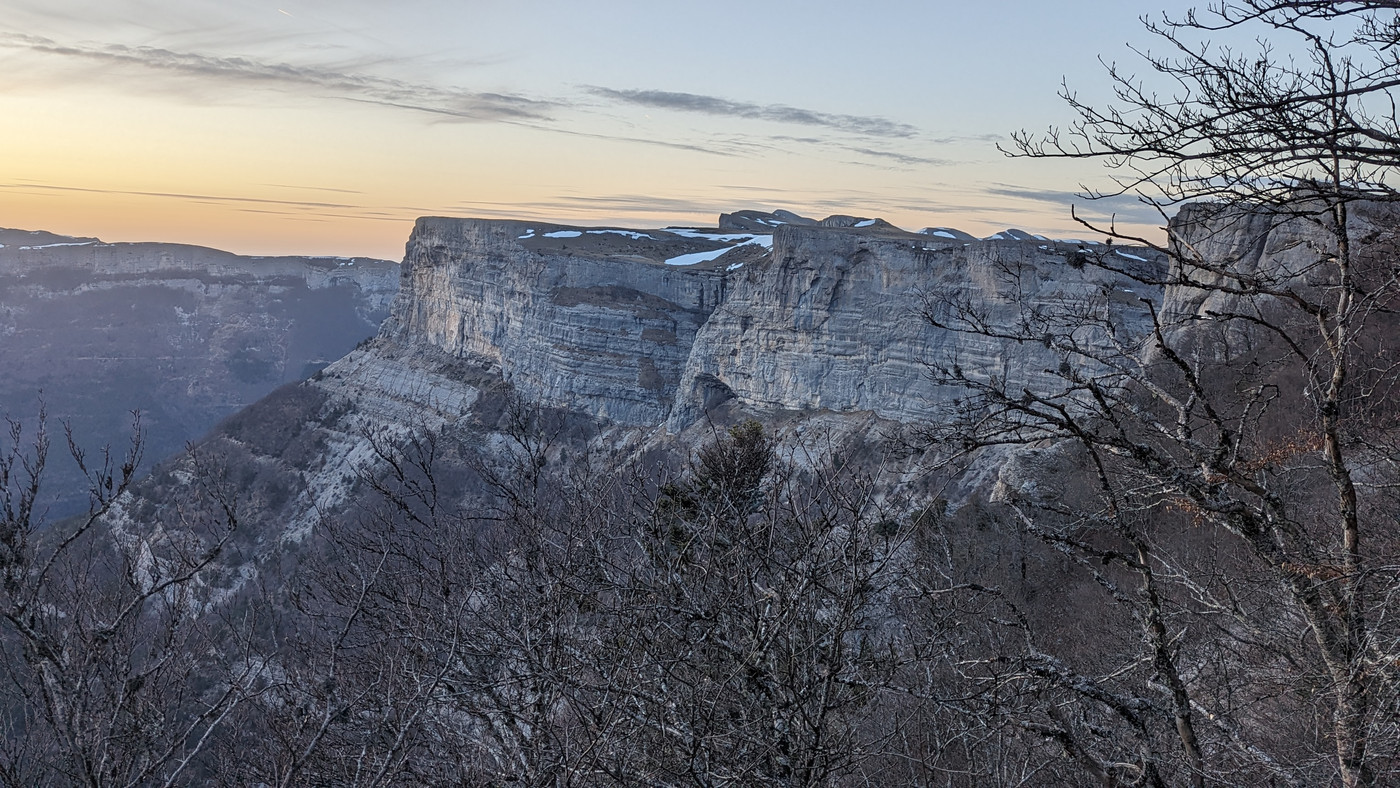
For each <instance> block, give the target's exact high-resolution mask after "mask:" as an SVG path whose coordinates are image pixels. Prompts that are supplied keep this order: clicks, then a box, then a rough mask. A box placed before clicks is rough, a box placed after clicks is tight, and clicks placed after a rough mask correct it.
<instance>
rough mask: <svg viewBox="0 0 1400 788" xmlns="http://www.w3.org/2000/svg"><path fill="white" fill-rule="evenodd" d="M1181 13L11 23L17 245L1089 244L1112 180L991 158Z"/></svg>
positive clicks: (753, 13)
mask: <svg viewBox="0 0 1400 788" xmlns="http://www.w3.org/2000/svg"><path fill="white" fill-rule="evenodd" d="M1187 5H1189V3H1184V2H1172V3H1161V4H1150V5H1149V4H1138V3H1124V2H1111V1H1110V0H1074V1H1073V2H1059V3H1044V2H1024V1H1022V0H1010V1H1004V2H997V3H979V4H969V3H954V2H937V1H936V0H935V1H929V2H867V3H863V4H859V5H857V4H851V3H835V2H800V3H799V2H790V1H788V0H780V1H775V2H762V1H759V0H754V1H752V2H743V3H741V2H727V1H724V0H715V1H713V2H708V3H703V4H695V3H685V4H682V3H678V2H664V1H661V0H653V2H649V3H644V2H624V1H622V0H614V1H609V2H601V1H600V2H591V3H590V2H562V1H556V2H551V1H545V0H535V1H524V2H476V1H473V0H461V1H459V2H441V1H436V0H433V1H430V0H416V1H415V0H408V1H407V2H394V3H387V2H367V1H366V0H348V1H346V0H341V1H340V2H329V1H326V0H268V1H267V2H262V0H242V1H240V0H223V1H222V2H209V1H207V0H184V1H183V2H179V3H170V2H153V1H151V0H106V1H105V2H53V1H52V0H49V1H48V2H30V1H29V0H0V73H4V74H5V77H4V78H3V79H0V113H3V114H4V116H5V117H6V119H7V122H6V123H5V124H3V127H0V145H3V146H4V150H6V151H7V157H6V158H7V160H8V162H9V164H10V166H8V167H7V168H6V170H7V171H6V172H3V173H0V225H4V226H19V227H26V228H39V227H42V228H43V229H50V230H55V231H59V232H66V233H81V234H97V235H101V236H103V237H106V238H109V239H111V240H133V239H136V238H151V239H163V240H181V241H190V242H195V243H205V244H209V245H215V246H222V247H224V248H231V249H234V250H236V251H245V252H259V253H265V252H305V253H325V254H376V255H381V256H389V257H397V256H398V255H399V253H400V250H401V248H402V243H403V240H404V239H405V238H406V237H407V233H408V229H409V227H410V226H411V222H412V220H413V218H415V217H416V216H418V215H422V214H445V215H464V216H465V215H485V216H522V217H529V218H539V219H555V220H558V221H577V222H580V223H589V224H602V223H614V224H625V225H626V224H630V225H637V226H658V225H662V224H667V223H707V222H710V221H713V219H714V216H715V214H717V213H719V212H720V211H722V210H733V209H738V208H745V207H752V208H767V209H773V208H787V209H789V210H794V211H797V212H800V213H806V214H809V215H814V216H824V215H826V214H829V213H834V212H843V213H855V214H861V215H867V216H882V217H884V218H887V219H889V220H891V221H893V222H895V223H896V224H899V225H901V226H905V227H909V228H911V229H917V228H919V227H923V226H928V225H951V226H957V227H961V228H963V229H966V230H968V231H971V232H974V233H978V234H983V235H985V234H989V233H991V232H993V231H995V230H997V229H1000V228H1002V227H1006V226H1016V227H1022V228H1025V229H1028V230H1032V231H1039V232H1052V233H1058V234H1070V235H1073V234H1076V233H1077V232H1078V231H1077V230H1075V229H1074V228H1073V226H1072V223H1071V221H1070V219H1069V217H1068V210H1067V204H1066V200H1067V199H1068V197H1067V196H1066V195H1067V194H1068V193H1069V192H1073V191H1074V190H1075V189H1076V188H1077V187H1078V185H1079V184H1080V183H1091V184H1092V183H1099V182H1102V176H1101V174H1100V172H1099V170H1098V168H1097V167H1096V166H1095V165H1094V164H1092V163H1085V162H1032V161H1024V160H1007V159H1005V158H1004V157H1003V156H1002V155H1001V154H999V153H998V152H997V150H996V148H995V144H996V142H997V140H999V139H1004V138H1005V135H1007V134H1008V133H1009V132H1010V131H1012V130H1015V129H1018V128H1022V127H1031V128H1042V127H1044V126H1046V125H1049V124H1052V123H1064V122H1066V121H1068V120H1070V116H1069V114H1068V111H1067V110H1066V109H1065V108H1064V107H1063V105H1062V104H1061V103H1060V102H1059V100H1058V99H1057V98H1056V96H1055V93H1056V90H1057V89H1058V87H1059V85H1060V81H1061V78H1062V77H1064V78H1067V79H1068V80H1069V81H1070V83H1071V85H1073V86H1075V87H1076V88H1078V89H1079V90H1080V91H1081V93H1083V94H1085V95H1106V94H1105V87H1106V86H1105V84H1104V79H1103V76H1102V67H1101V66H1100V64H1099V62H1098V58H1099V56H1100V55H1103V56H1104V57H1105V58H1107V59H1116V60H1120V61H1122V62H1125V63H1127V62H1131V61H1132V59H1133V58H1134V57H1135V56H1133V55H1132V54H1131V52H1129V51H1128V50H1127V49H1126V48H1125V44H1126V43H1128V42H1135V43H1139V44H1145V43H1147V42H1148V39H1147V38H1146V36H1145V34H1143V33H1142V32H1141V27H1140V23H1139V21H1138V17H1139V16H1140V15H1141V14H1144V13H1160V12H1161V11H1162V10H1164V9H1171V10H1180V9H1181V8H1183V7H1185V6H1187ZM1117 207H1119V208H1120V209H1125V210H1127V211H1128V215H1130V216H1131V215H1136V216H1141V215H1142V214H1141V212H1134V211H1132V209H1131V206H1122V205H1120V206H1117Z"/></svg>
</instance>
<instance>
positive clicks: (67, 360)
mask: <svg viewBox="0 0 1400 788" xmlns="http://www.w3.org/2000/svg"><path fill="white" fill-rule="evenodd" d="M0 244H3V246H0V366H3V369H4V371H5V372H4V374H3V375H0V412H4V413H7V414H9V415H11V416H12V417H14V418H18V419H21V420H25V421H30V422H31V423H32V419H33V417H34V415H35V413H36V411H37V409H38V403H39V401H40V399H42V401H43V402H44V403H45V404H46V406H47V410H48V415H49V417H50V419H51V420H59V419H62V420H67V421H70V422H71V423H72V425H73V432H74V434H75V435H76V436H78V437H79V438H80V439H81V441H82V443H83V445H85V446H88V447H90V449H91V450H93V451H95V450H96V449H97V448H98V447H101V446H102V445H104V444H110V445H112V446H113V447H114V448H115V449H117V450H120V449H121V448H122V447H123V446H124V445H125V443H126V441H127V438H128V437H129V435H130V431H131V412H132V411H133V410H135V411H140V412H141V414H142V416H141V422H142V428H143V430H144V432H145V435H146V452H145V453H146V459H147V460H148V461H156V460H160V459H163V458H164V457H166V456H169V455H171V454H174V453H175V452H177V451H180V450H181V449H182V448H183V447H184V446H185V444H186V443H187V442H188V441H191V440H195V439H196V438H198V437H200V436H201V435H203V434H204V433H206V432H207V431H208V430H209V429H210V428H211V427H212V426H213V425H214V424H215V423H216V422H217V421H218V420H219V419H222V418H224V417H225V416H228V415H230V414H232V413H234V412H236V411H238V410H239V409H241V408H243V407H245V406H247V405H249V404H251V403H253V402H256V401H257V400H258V399H259V398H261V397H263V396H264V395H266V394H268V393H269V392H271V391H272V390H274V389H276V388H277V387H278V386H281V385H283V384H285V383H288V382H291V381H298V380H303V379H305V378H307V377H309V376H311V375H312V374H315V373H316V372H318V371H319V370H320V369H321V368H323V367H325V366H326V365H327V364H329V363H331V362H332V361H335V360H336V359H338V358H340V357H341V356H343V355H345V353H346V352H348V351H349V350H351V349H352V348H354V347H355V345H356V344H357V343H359V342H361V341H363V340H365V339H366V338H368V337H371V336H373V335H374V333H375V331H376V328H377V327H378V325H379V324H380V322H381V321H382V320H383V319H384V318H385V317H386V316H387V314H388V307H389V304H390V302H391V300H392V298H393V296H394V294H395V293H396V292H397V290H398V266H397V265H395V264H394V263H390V262H386V261H383V260H371V259H365V258H307V257H241V256H238V255H234V254H230V253H227V252H221V251H217V250H214V249H206V248H202V247H195V246H183V245H175V244H154V243H135V244H126V243H122V244H104V243H101V242H100V241H97V240H96V239H83V238H65V237H63V236H55V235H52V234H49V233H31V232H25V231H17V230H8V231H0ZM53 471H54V472H55V473H57V474H67V475H63V476H58V477H55V478H54V480H53V481H54V484H53V487H52V488H51V489H55V490H62V492H61V493H60V494H59V495H58V503H57V505H56V506H55V507H54V509H53V512H52V513H53V514H55V515H61V514H66V513H69V512H71V511H72V510H73V509H74V508H76V507H81V506H83V505H85V502H86V498H85V495H84V494H82V489H83V488H82V486H81V485H80V481H81V480H80V479H78V478H77V477H76V476H74V475H73V474H72V473H71V471H70V470H69V469H68V463H66V462H62V461H60V458H57V457H56V458H55V462H54V463H53Z"/></svg>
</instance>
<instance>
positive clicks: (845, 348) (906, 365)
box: [331, 216, 1148, 433]
mask: <svg viewBox="0 0 1400 788" xmlns="http://www.w3.org/2000/svg"><path fill="white" fill-rule="evenodd" d="M835 218H836V219H842V220H844V219H850V218H851V217H835ZM726 219H727V222H728V225H729V226H731V227H732V226H734V223H735V220H734V219H732V218H730V217H729V216H726ZM747 221H748V225H747V226H749V227H755V226H759V223H758V222H757V221H756V220H752V219H750V220H747ZM776 224H777V226H776V227H775V228H770V232H772V236H771V239H772V240H771V242H766V241H767V236H763V235H756V234H750V235H737V236H736V235H733V234H730V235H725V234H723V233H720V232H716V231H711V233H710V234H708V235H706V234H702V233H700V232H699V231H691V232H689V233H682V234H679V235H678V234H677V233H678V232H679V231H676V230H671V231H626V230H615V229H596V228H595V229H588V228H564V227H561V226H556V225H548V226H545V225H540V224H539V223H529V222H516V221H488V220H471V219H462V220H457V219H436V218H434V219H424V220H420V221H419V223H418V225H417V227H416V228H415V230H414V233H413V236H412V238H411V239H410V241H409V244H408V252H407V255H406V257H405V260H404V265H403V271H402V276H403V282H402V287H401V290H400V295H399V297H398V300H397V301H396V303H395V306H394V309H393V314H392V317H391V318H390V320H389V321H387V322H386V324H385V327H384V329H383V331H382V332H381V337H380V342H382V343H388V344H393V345H395V346H397V347H398V348H399V350H397V351H394V352H393V353H386V359H387V358H388V357H389V356H391V355H392V356H394V357H395V358H398V357H399V356H401V355H402V352H403V350H404V349H411V348H414V347H424V348H432V349H434V350H436V351H440V352H444V353H446V354H447V355H448V356H450V357H454V358H460V359H470V360H473V361H474V363H477V364H479V365H480V366H482V367H483V368H484V369H489V370H492V371H494V372H496V373H497V374H499V375H500V376H501V378H502V379H503V380H504V381H505V382H507V383H509V384H510V385H511V386H513V387H514V388H515V389H516V391H517V392H518V393H519V395H520V396H521V397H522V398H523V399H524V400H526V401H529V402H532V403H536V404H539V405H543V406H547V407H559V408H565V409H568V410H571V411H575V412H578V413H582V414H585V415H587V416H590V417H594V418H598V419H601V420H603V421H605V422H609V423H614V424H621V425H629V426H647V427H650V426H655V425H659V424H662V423H665V424H666V425H667V427H668V429H669V430H670V431H671V432H673V433H674V432H681V431H683V430H684V429H685V428H686V427H688V426H689V425H691V424H693V423H695V422H696V421H697V420H699V419H700V418H701V416H702V414H703V413H704V411H705V410H706V408H708V407H713V406H715V405H717V404H719V403H721V402H725V401H728V400H735V401H736V404H737V405H739V406H740V407H743V408H746V409H749V410H752V411H755V412H772V411H814V410H827V411H834V412H850V413H855V412H868V413H873V414H875V415H876V416H878V417H880V418H883V419H890V420H895V421H905V422H908V421H918V420H920V419H926V418H928V417H929V416H930V414H931V413H932V410H933V409H934V408H935V407H936V406H937V405H938V404H939V403H940V402H942V401H944V400H946V399H948V398H949V397H951V396H954V394H953V393H952V392H947V391H941V390H939V388H938V387H937V386H935V385H934V384H933V382H932V381H931V379H930V376H929V374H928V367H927V364H928V362H929V361H931V360H947V359H951V358H956V359H957V362H958V363H959V364H961V365H962V366H963V367H965V368H968V369H976V370H981V371H982V372H984V373H985V374H989V375H990V374H995V375H1001V376H1010V377H1011V378H1012V379H1020V380H1025V381H1028V382H1033V381H1034V380H1035V379H1036V377H1037V376H1038V375H1041V374H1043V369H1044V367H1045V366H1046V364H1047V363H1052V362H1050V361H1048V360H1047V359H1049V358H1050V356H1049V354H1047V353H1046V352H1044V349H1043V348H1041V347H1040V346H1039V344H1038V343H1036V344H1030V345H1028V344H1026V343H1014V342H1003V341H996V340H990V339H986V338H972V337H969V336H966V335H958V334H953V333H950V332H948V331H944V330H940V329H937V328H934V327H933V326H931V325H930V324H929V322H928V321H927V320H925V319H924V318H923V315H922V312H923V311H924V310H925V309H927V308H928V307H929V304H930V301H931V300H943V301H948V300H953V299H958V298H963V297H972V296H976V297H977V298H978V299H980V300H981V301H982V302H984V303H985V305H986V306H987V307H988V308H989V309H990V310H991V311H990V312H989V317H990V319H992V320H994V321H998V322H1000V323H1001V324H1004V325H1006V326H1014V325H1017V323H1018V321H1021V320H1023V319H1024V316H1025V314H1026V313H1027V311H1028V310H1061V311H1070V310H1073V309H1075V308H1076V307H1077V306H1078V305H1080V304H1083V303H1088V302H1090V301H1096V302H1099V303H1102V304H1107V305H1109V307H1110V308H1112V309H1113V310H1115V311H1116V313H1118V314H1119V316H1120V317H1121V319H1122V320H1123V321H1124V323H1125V325H1127V326H1129V327H1139V328H1140V327H1141V326H1140V325H1139V324H1140V323H1141V321H1140V319H1139V318H1140V317H1141V315H1142V314H1143V313H1142V310H1141V305H1140V304H1138V303H1137V299H1138V298H1139V297H1140V296H1141V295H1142V294H1141V293H1137V292H1135V289H1138V290H1140V289H1142V288H1141V286H1140V285H1136V284H1135V283H1134V282H1133V281H1132V280H1130V279H1128V278H1127V277H1124V276H1121V275H1116V274H1112V273H1109V272H1107V271H1105V270H1103V269H1101V268H1097V267H1095V266H1085V265H1076V264H1075V256H1076V255H1080V254H1082V252H1081V250H1080V248H1079V247H1078V246H1077V245H1075V244H1063V243H1059V244H1057V243H1053V242H1048V241H1047V242H1043V243H1042V242H1039V241H1021V240H1004V241H977V242H963V241H961V240H949V239H946V238H942V237H936V236H929V235H924V234H915V233H907V232H904V231H902V230H899V229H897V228H894V227H892V226H890V225H888V224H886V223H884V222H879V221H877V220H859V221H857V220H854V219H852V220H851V221H832V220H827V221H824V222H821V223H817V222H808V223H796V222H791V223H782V222H778V223H776ZM719 239H726V240H719ZM736 241H738V242H739V243H737V245H734V246H731V247H729V248H727V249H726V248H725V247H724V246H723V244H725V243H728V244H736ZM696 244H701V245H702V246H701V248H702V249H703V248H705V247H704V246H703V245H704V244H709V245H711V246H713V247H714V252H723V254H721V255H719V256H717V257H714V259H713V260H712V261H707V262H706V263H705V264H701V265H677V264H674V263H673V264H670V265H668V264H665V261H667V260H671V261H676V260H678V259H685V258H686V257H687V250H688V249H690V248H693V247H694V245H696ZM770 246H771V249H770ZM1108 253H1109V254H1118V255H1122V257H1116V258H1115V259H1117V260H1119V261H1120V262H1122V263H1124V264H1125V265H1146V264H1148V263H1147V259H1146V258H1144V257H1143V256H1142V255H1143V254H1147V253H1146V252H1143V251H1142V250H1139V253H1133V252H1131V251H1128V250H1118V251H1116V252H1113V251H1110V252H1108ZM690 254H692V255H693V254H695V253H693V252H692V253H690ZM702 256H703V255H702ZM730 261H733V262H730ZM371 350H372V349H371ZM371 356H373V353H371ZM366 363H368V362H367V361H366V359H363V358H361V359H358V360H356V361H355V362H354V364H353V366H354V367H355V368H356V369H359V370H361V373H357V375H356V379H357V380H359V381H361V382H360V383H357V384H356V385H363V381H364V380H365V379H366V378H365V376H366V375H367V376H369V377H370V378H372V377H374V376H375V375H379V374H382V371H370V370H368V369H366V368H365V365H366ZM390 363H394V364H397V363H399V362H389V361H387V360H386V364H390ZM370 366H371V367H372V366H373V365H372V364H371V365H370ZM340 373H341V370H339V369H333V370H331V374H340ZM391 377H392V378H393V379H394V380H397V381H400V384H396V385H401V383H402V381H403V376H402V374H400V373H395V374H393V375H391ZM425 385H426V383H425Z"/></svg>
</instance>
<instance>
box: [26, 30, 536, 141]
mask: <svg viewBox="0 0 1400 788" xmlns="http://www.w3.org/2000/svg"><path fill="white" fill-rule="evenodd" d="M0 47H5V48H9V49H22V50H27V51H31V52H37V53H41V54H46V55H54V56H59V57H66V58H72V59H77V60H82V61H87V62H91V63H99V64H105V65H114V66H130V67H136V68H141V69H146V70H152V71H160V72H165V73H169V74H174V75H178V76H184V77H194V78H203V79H218V80H224V81H228V82H234V83H239V82H241V83H262V84H275V85H281V86H285V87H291V88H299V89H306V90H317V91H326V92H328V93H329V96H330V97H331V98H337V99H344V100H351V101H361V102H366V103H371V104H381V105H384V106H391V107H397V108H401V109H410V110H415V111H419V112H429V113H433V114H437V115H441V116H445V117H450V118H454V119H457V120H462V121H477V122H489V121H505V120H517V121H518V120H533V121H544V120H549V119H550V118H551V114H552V112H553V111H555V110H557V109H558V108H559V107H560V106H561V105H560V103H559V102H555V101H545V100H540V99H533V98H528V97H525V96H520V95H514V94H508V93H493V92H483V91H472V90H466V89H463V88H443V87H437V86H435V85H427V84H422V83H414V82H407V81H404V80H399V79H391V78H388V77H377V76H372V75H367V74H355V73H349V72H344V71H339V70H335V69H330V68H322V67H318V66H301V65H294V64H290V63H267V62H262V61H258V60H253V59H251V58H246V57H216V56H212V55H202V54H197V53H192V52H176V51H173V50H169V49H161V48H158V47H131V46H126V45H124V44H100V45H94V44H81V45H70V44H61V43H59V42H57V41H54V40H52V39H49V38H44V37H42V36H34V35H27V34H24V33H0Z"/></svg>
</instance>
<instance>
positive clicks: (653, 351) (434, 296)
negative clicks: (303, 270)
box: [384, 219, 726, 424]
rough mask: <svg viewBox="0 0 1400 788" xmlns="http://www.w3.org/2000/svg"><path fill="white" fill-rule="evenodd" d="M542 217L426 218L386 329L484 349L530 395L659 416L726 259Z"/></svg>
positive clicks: (444, 347)
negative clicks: (695, 256)
mask: <svg viewBox="0 0 1400 788" xmlns="http://www.w3.org/2000/svg"><path fill="white" fill-rule="evenodd" d="M537 229H541V228H540V225H538V224H530V223H526V222H502V221H486V220H452V219H423V220H420V221H419V222H418V225H417V226H416V227H415V228H414V231H413V236H412V238H411V239H410V241H409V245H408V253H407V255H406V257H405V259H404V270H403V280H402V294H401V295H400V297H399V301H398V302H397V305H396V307H395V309H394V313H393V318H392V319H391V320H390V321H389V323H388V324H386V326H385V329H384V334H385V336H386V337H388V338H391V339H392V340H394V341H396V342H398V343H400V344H402V345H407V346H411V345H413V344H415V343H424V344H427V345H429V346H432V347H434V348H436V349H439V350H441V351H444V352H446V353H447V354H449V355H451V356H455V357H460V358H476V359H480V360H484V361H485V362H487V363H489V364H491V365H494V366H495V367H496V368H497V369H498V370H499V372H500V374H501V376H502V377H503V378H504V379H505V380H506V381H507V382H509V383H510V384H512V385H513V386H514V387H515V388H516V390H517V391H518V392H519V393H520V394H521V396H523V397H524V398H526V399H527V400H530V401H533V402H540V403H546V404H549V405H553V406H559V407H564V408H568V409H570V410H577V411H581V412H584V413H587V414H589V415H592V416H596V417H598V418H601V419H605V420H608V421H613V422H618V423H622V424H656V423H658V422H660V421H661V420H663V419H664V418H665V417H666V414H667V413H668V412H669V411H670V407H671V401H672V399H673V398H674V396H675V392H676V386H677V384H678V383H679V381H680V377H681V372H682V369H683V367H684V366H685V363H686V360H687V358H688V356H689V354H690V350H691V347H692V345H693V343H694V339H695V334H696V332H697V331H698V330H699V329H700V327H701V326H702V325H703V324H704V322H705V320H706V318H707V317H708V316H709V314H710V312H711V311H712V310H713V309H714V308H715V306H716V305H717V304H718V303H719V302H720V301H721V300H723V298H724V293H725V279H726V276H725V271H723V270H722V269H721V270H714V269H713V268H710V269H697V268H695V267H679V266H668V265H665V264H664V262H663V259H664V258H662V257H661V255H663V254H670V253H672V252H677V253H679V252H680V250H684V249H690V248H693V247H694V246H696V242H690V241H687V240H686V239H684V238H667V239H666V241H665V243H668V244H670V246H668V247H665V248H663V249H662V250H661V251H659V252H658V251H657V250H655V249H652V248H651V245H649V244H647V243H645V242H642V241H641V239H632V238H628V236H626V235H618V234H610V235H609V236H602V235H600V234H599V231H594V232H593V233H592V234H589V231H587V230H555V231H553V235H554V236H555V237H554V238H553V239H549V240H548V241H546V243H545V244H543V245H542V244H541V243H540V241H537V240H536V239H541V240H545V239H547V236H548V234H549V232H550V231H547V230H542V231H541V232H539V233H535V232H533V231H534V230H537ZM638 234H639V235H640V233H638ZM667 235H668V234H665V233H656V236H657V237H658V238H661V237H662V236H667ZM521 236H526V238H522V237H521ZM648 237H650V236H648ZM532 241H533V242H534V243H530V242H532ZM570 241H572V244H571V243H570ZM629 241H630V242H632V243H631V244H628V243H625V242H629ZM618 242H624V243H622V245H621V246H619V245H618ZM698 243H699V245H700V246H702V247H703V246H705V245H706V244H705V243H704V242H703V241H701V242H698ZM531 247H534V248H531ZM633 247H636V248H633ZM648 255H650V256H648Z"/></svg>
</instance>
